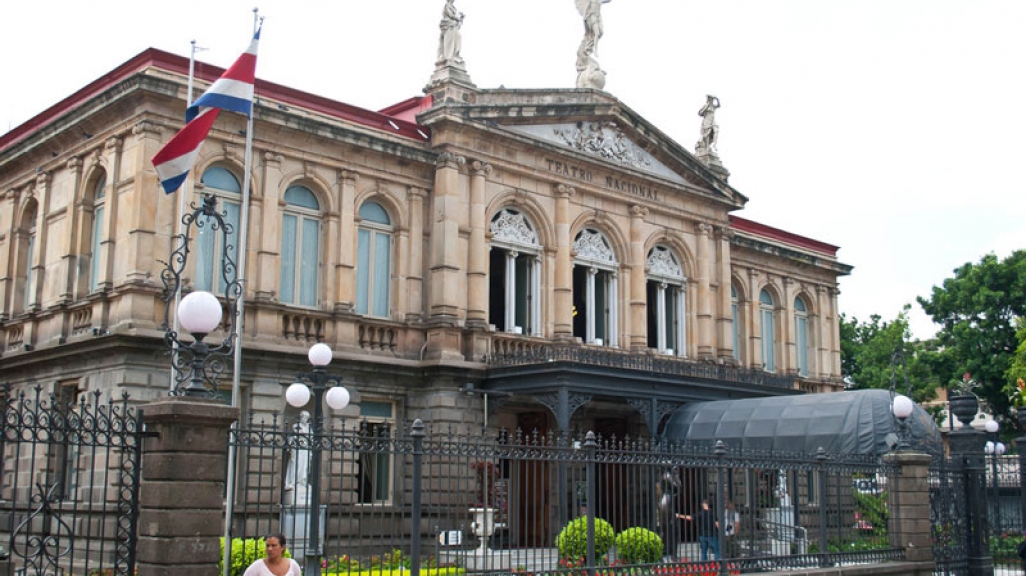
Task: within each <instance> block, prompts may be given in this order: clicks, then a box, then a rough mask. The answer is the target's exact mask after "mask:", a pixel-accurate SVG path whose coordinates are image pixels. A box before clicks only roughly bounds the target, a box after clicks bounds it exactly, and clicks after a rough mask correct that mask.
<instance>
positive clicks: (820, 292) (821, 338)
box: [815, 286, 832, 378]
mask: <svg viewBox="0 0 1026 576" xmlns="http://www.w3.org/2000/svg"><path fill="white" fill-rule="evenodd" d="M827 290H828V289H827V287H826V286H817V287H816V312H817V314H816V323H815V326H816V327H815V330H816V365H817V368H818V370H817V372H818V374H819V376H820V377H821V378H825V377H827V376H830V343H831V335H832V332H831V330H830V320H829V319H830V318H831V314H830V304H829V298H828V296H827Z"/></svg>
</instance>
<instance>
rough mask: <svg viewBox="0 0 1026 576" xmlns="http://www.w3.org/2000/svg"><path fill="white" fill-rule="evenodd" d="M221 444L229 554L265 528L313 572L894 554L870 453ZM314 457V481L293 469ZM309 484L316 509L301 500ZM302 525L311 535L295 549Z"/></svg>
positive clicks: (314, 434)
mask: <svg viewBox="0 0 1026 576" xmlns="http://www.w3.org/2000/svg"><path fill="white" fill-rule="evenodd" d="M230 442H231V443H232V444H233V445H235V446H236V448H237V451H238V454H239V458H238V466H239V469H238V472H237V477H238V487H237V494H236V503H235V513H234V517H233V519H232V536H233V538H236V539H237V540H235V544H234V546H239V545H242V544H244V543H245V542H246V541H247V540H251V539H256V538H260V537H263V536H266V535H268V534H273V533H276V532H279V531H280V532H283V533H284V534H285V536H286V537H287V538H288V540H289V541H290V545H289V548H290V549H291V551H292V553H293V555H294V556H296V557H297V558H298V559H300V560H301V561H302V562H320V563H321V565H322V569H323V570H324V572H325V573H326V574H336V573H355V572H358V571H366V570H372V569H387V568H395V569H399V568H400V567H406V568H408V567H410V566H411V565H418V566H419V567H420V568H421V570H427V571H428V572H427V573H428V574H448V573H453V572H463V571H466V572H502V573H509V572H519V573H528V574H553V573H557V572H576V571H578V570H584V569H588V568H599V567H607V568H605V569H610V568H608V567H624V568H625V569H626V568H630V567H639V566H656V565H660V566H665V565H666V564H668V563H672V564H673V565H674V566H675V568H674V569H675V570H676V571H677V572H681V573H684V572H707V571H724V572H739V571H755V570H764V569H768V568H807V567H819V566H834V565H840V564H844V563H866V562H879V561H885V560H898V559H901V558H903V554H904V553H903V551H902V550H901V549H900V548H893V547H892V546H891V542H892V541H894V542H900V541H901V539H900V538H897V539H892V537H893V536H895V532H896V530H897V525H898V524H897V522H895V521H893V520H892V519H891V517H890V515H889V510H888V505H887V504H888V499H887V489H888V486H891V485H893V484H894V483H896V482H899V481H900V478H898V477H897V475H896V471H895V470H893V469H890V468H888V467H886V466H884V465H883V464H882V463H880V462H879V460H877V459H858V458H840V457H836V456H832V455H827V454H812V455H809V454H780V453H777V454H756V453H742V452H740V451H737V450H732V449H730V448H729V447H725V446H724V447H720V448H719V449H717V450H710V449H708V448H702V449H699V448H696V447H694V446H688V445H684V444H672V443H660V442H658V441H654V440H643V439H633V438H601V437H595V436H593V435H587V436H585V437H580V438H575V437H567V436H558V435H552V434H540V433H534V432H532V433H524V432H520V431H509V432H505V431H500V432H498V433H494V434H488V435H482V434H479V433H474V432H471V431H467V430H456V429H454V428H445V429H427V430H421V431H418V430H416V429H413V428H410V427H406V426H396V425H391V424H389V423H387V422H374V421H370V420H368V421H359V422H354V421H342V420H335V421H333V422H331V423H330V424H328V426H327V427H326V429H324V430H323V431H317V430H316V429H315V431H311V430H310V429H309V428H307V427H305V426H304V425H299V426H296V425H295V424H293V423H285V422H282V421H280V420H272V421H270V422H265V423H254V422H250V423H247V424H246V425H243V426H240V427H239V428H238V429H236V430H233V431H232V433H231V438H230ZM316 457H320V458H322V463H323V464H322V470H323V474H322V477H321V478H320V479H319V480H315V479H313V478H309V477H307V476H305V474H307V471H308V470H309V469H311V468H312V467H311V466H309V462H310V459H311V458H316ZM318 484H319V486H318ZM314 489H319V490H320V494H321V498H320V501H321V504H322V506H321V510H319V511H314V510H311V509H310V507H309V505H308V503H309V501H310V498H309V493H310V491H311V490H314ZM311 519H312V521H314V522H317V523H319V524H318V526H319V528H322V529H318V530H317V532H319V533H320V534H323V540H320V539H318V540H317V541H314V542H311V541H310V540H309V539H308V538H307V536H308V534H309V531H310V530H309V529H310V526H311ZM252 547H253V543H252V542H251V543H250V548H251V549H252ZM712 560H716V561H718V563H716V564H709V562H711V561H712ZM240 564H242V565H244V564H246V562H244V561H241V560H240Z"/></svg>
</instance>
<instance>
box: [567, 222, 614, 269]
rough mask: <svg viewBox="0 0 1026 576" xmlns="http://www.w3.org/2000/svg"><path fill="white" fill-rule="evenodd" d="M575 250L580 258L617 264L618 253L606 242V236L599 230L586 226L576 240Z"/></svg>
mask: <svg viewBox="0 0 1026 576" xmlns="http://www.w3.org/2000/svg"><path fill="white" fill-rule="evenodd" d="M573 251H574V252H575V253H577V257H578V258H583V259H585V260H594V261H596V262H608V263H610V264H616V255H614V254H613V250H612V249H611V248H610V247H609V243H608V242H606V238H605V237H604V236H603V235H602V234H601V233H599V232H596V231H593V230H589V229H588V228H585V229H584V230H581V233H580V234H579V235H578V236H577V239H576V240H574V245H573Z"/></svg>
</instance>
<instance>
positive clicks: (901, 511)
mask: <svg viewBox="0 0 1026 576" xmlns="http://www.w3.org/2000/svg"><path fill="white" fill-rule="evenodd" d="M931 459H932V457H931V456H930V455H929V454H924V453H922V452H913V451H900V452H891V453H890V454H886V455H884V462H885V463H887V464H889V465H892V466H897V468H898V477H897V478H893V479H889V481H888V486H887V500H888V502H887V507H888V508H889V509H890V511H891V512H890V513H891V522H892V530H891V531H890V545H891V547H892V548H904V549H905V560H906V561H907V562H928V563H930V564H931V565H932V564H933V538H932V535H931V529H932V526H931V524H930V485H929V482H930V460H931ZM919 572H923V571H922V570H920V571H919ZM925 572H926V573H932V572H933V568H932V566H931V567H930V568H929V569H928V570H925Z"/></svg>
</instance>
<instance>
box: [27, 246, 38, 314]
mask: <svg viewBox="0 0 1026 576" xmlns="http://www.w3.org/2000/svg"><path fill="white" fill-rule="evenodd" d="M35 252H36V233H35V232H34V231H33V232H32V233H31V234H29V237H28V246H27V248H26V250H25V307H26V308H28V306H29V304H31V303H32V259H33V258H34V257H35Z"/></svg>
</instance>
